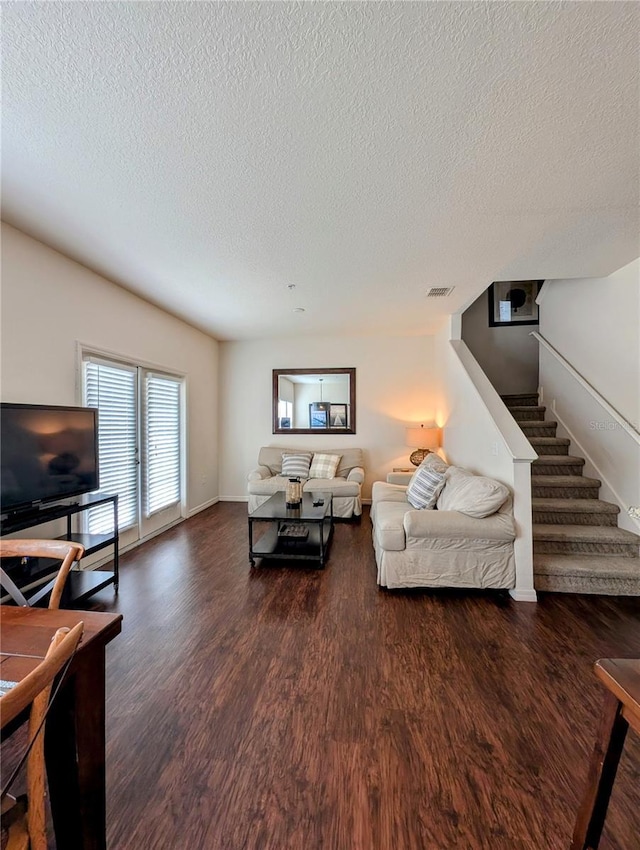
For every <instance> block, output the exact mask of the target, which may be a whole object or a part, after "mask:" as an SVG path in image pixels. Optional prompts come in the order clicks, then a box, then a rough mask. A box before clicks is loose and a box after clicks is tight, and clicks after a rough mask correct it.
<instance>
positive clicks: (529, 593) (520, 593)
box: [509, 587, 538, 602]
mask: <svg viewBox="0 0 640 850" xmlns="http://www.w3.org/2000/svg"><path fill="white" fill-rule="evenodd" d="M509 596H510V597H511V598H512V599H513V600H514V602H537V601H538V594H537V593H536V592H535V590H518V588H517V587H514V588H512V589H511V590H510V591H509Z"/></svg>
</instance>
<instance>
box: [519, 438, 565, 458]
mask: <svg viewBox="0 0 640 850" xmlns="http://www.w3.org/2000/svg"><path fill="white" fill-rule="evenodd" d="M529 442H530V443H531V445H532V446H533V448H534V449H535V450H536V451H537V452H538V454H539V455H568V454H569V443H570V440H567V438H566V437H529Z"/></svg>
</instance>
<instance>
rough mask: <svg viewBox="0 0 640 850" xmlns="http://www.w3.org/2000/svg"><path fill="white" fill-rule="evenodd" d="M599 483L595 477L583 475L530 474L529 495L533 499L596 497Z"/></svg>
mask: <svg viewBox="0 0 640 850" xmlns="http://www.w3.org/2000/svg"><path fill="white" fill-rule="evenodd" d="M534 469H535V467H533V464H532V472H533V470H534ZM600 484H601V482H600V481H599V480H598V479H597V478H586V477H585V476H583V475H532V476H531V495H532V497H533V498H534V499H597V498H598V494H599V493H600Z"/></svg>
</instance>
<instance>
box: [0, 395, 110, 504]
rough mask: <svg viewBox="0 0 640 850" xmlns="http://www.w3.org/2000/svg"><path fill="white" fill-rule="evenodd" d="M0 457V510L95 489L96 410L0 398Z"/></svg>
mask: <svg viewBox="0 0 640 850" xmlns="http://www.w3.org/2000/svg"><path fill="white" fill-rule="evenodd" d="M0 457H1V461H0V510H1V511H2V513H3V514H7V513H11V512H13V511H20V510H28V509H29V508H34V509H35V508H36V507H37V506H38V505H39V504H40V503H41V502H52V501H57V500H59V499H67V498H69V497H71V496H79V495H80V494H81V493H90V492H91V491H92V490H97V489H98V486H99V479H98V411H97V410H96V409H95V408H92V407H58V406H53V405H41V404H37V405H36V404H10V403H5V402H3V403H2V405H0Z"/></svg>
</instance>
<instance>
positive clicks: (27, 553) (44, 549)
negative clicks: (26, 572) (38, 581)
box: [0, 539, 84, 609]
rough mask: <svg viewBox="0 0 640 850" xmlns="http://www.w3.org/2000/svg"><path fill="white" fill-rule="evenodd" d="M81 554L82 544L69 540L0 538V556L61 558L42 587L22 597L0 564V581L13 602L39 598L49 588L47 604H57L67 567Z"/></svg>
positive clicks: (30, 600) (55, 606) (37, 600)
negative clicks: (54, 570)
mask: <svg viewBox="0 0 640 850" xmlns="http://www.w3.org/2000/svg"><path fill="white" fill-rule="evenodd" d="M83 555H84V546H81V545H80V544H79V543H73V542H71V541H69V540H10V539H4V540H0V558H54V559H56V560H58V561H62V564H61V566H60V569H59V570H58V574H57V576H56V577H55V579H53V580H52V581H50V582H47V583H46V584H45V585H44V586H43V587H39V588H37V589H36V592H35V593H34V594H33V595H31V596H30V597H28V598H27V597H26V596H25V595H24V593H23V592H22V591H21V590H20V588H19V587H18V586H17V585H16V583H15V582H14V581H13V580H12V579H11V577H10V576H9V575H8V574H7V573H6V571H5V570H3V569H2V568H0V585H1V586H2V587H3V588H4V589H5V591H6V592H7V593H8V594H9V595H10V596H11V598H12V599H13V601H14V602H15V603H16V605H24V606H31V605H35V604H36V603H37V602H39V601H40V600H41V599H43V598H44V597H45V596H46V595H47V593H49V591H51V597H50V599H49V608H56V609H57V608H59V607H60V599H61V597H62V591H63V590H64V586H65V584H66V581H67V576H68V575H69V570H70V569H71V567H72V566H73V564H76V563H77V562H78V561H79V560H80V558H82V556H83Z"/></svg>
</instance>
